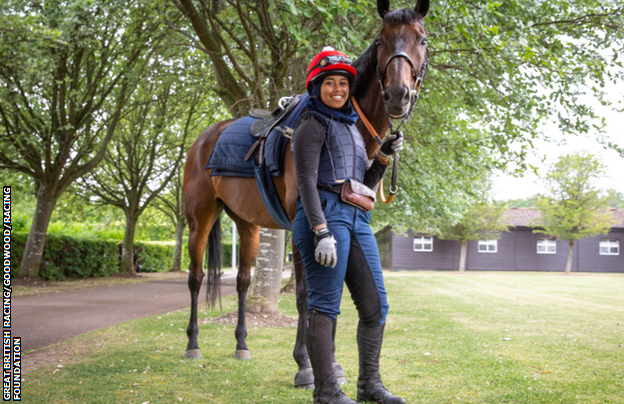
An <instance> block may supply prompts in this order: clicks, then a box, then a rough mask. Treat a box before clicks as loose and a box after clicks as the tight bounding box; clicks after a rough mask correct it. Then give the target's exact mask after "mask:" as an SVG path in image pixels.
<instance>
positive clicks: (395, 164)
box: [351, 48, 429, 203]
mask: <svg viewBox="0 0 624 404" xmlns="http://www.w3.org/2000/svg"><path fill="white" fill-rule="evenodd" d="M398 57H401V58H405V60H407V62H408V63H409V65H410V67H411V68H412V78H413V79H414V87H413V88H412V89H411V90H410V107H409V110H408V111H407V114H405V116H403V118H401V123H400V124H399V126H398V127H397V128H396V129H393V127H392V124H393V118H392V117H391V116H390V114H389V113H388V111H387V110H386V118H388V125H389V127H390V135H393V134H395V133H396V132H398V130H399V129H400V128H401V126H403V124H404V123H405V122H407V120H408V119H409V117H410V115H411V114H412V111H413V110H414V106H415V105H416V101H418V93H419V92H420V89H421V88H422V85H423V83H424V81H425V75H426V74H427V68H428V67H429V48H425V60H424V61H423V64H422V67H421V68H420V72H418V73H417V72H416V67H415V66H414V62H413V61H412V58H410V56H409V55H408V54H407V53H406V52H405V51H397V52H394V53H393V54H392V55H390V57H389V58H388V60H386V64H385V66H384V68H383V71H381V70H380V69H379V64H377V67H376V69H377V81H378V82H379V87H381V95H382V96H383V95H384V93H385V91H386V87H385V86H384V81H386V70H387V69H388V65H389V64H390V62H391V61H392V59H394V58H398ZM351 100H352V101H353V106H354V107H355V109H356V111H357V113H358V115H359V116H360V118H361V119H362V121H363V123H364V126H366V128H367V129H368V132H369V133H370V134H371V136H372V137H373V138H374V139H375V141H376V142H377V144H378V145H379V146H381V143H382V142H381V138H380V137H379V135H378V134H377V132H376V131H375V129H374V128H373V127H372V125H371V124H370V122H369V121H368V119H366V116H364V113H362V110H361V109H360V107H359V105H358V104H357V101H355V98H353V97H351ZM392 160H393V161H392V180H391V183H390V190H389V194H388V198H387V199H386V198H385V196H384V193H383V179H382V181H381V182H380V185H379V196H380V199H381V201H382V202H383V203H390V202H391V201H392V199H393V198H394V195H395V194H396V193H397V192H398V191H399V187H398V186H397V178H398V172H399V171H398V168H399V153H398V152H394V156H393V159H392Z"/></svg>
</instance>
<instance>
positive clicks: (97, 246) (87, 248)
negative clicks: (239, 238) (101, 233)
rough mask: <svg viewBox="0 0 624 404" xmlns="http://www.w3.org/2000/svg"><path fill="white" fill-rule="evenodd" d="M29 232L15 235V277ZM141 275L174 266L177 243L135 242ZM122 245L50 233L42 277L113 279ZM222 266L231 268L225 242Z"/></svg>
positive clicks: (185, 255) (185, 253)
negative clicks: (104, 277) (109, 277)
mask: <svg viewBox="0 0 624 404" xmlns="http://www.w3.org/2000/svg"><path fill="white" fill-rule="evenodd" d="M27 237H28V233H22V232H13V233H12V244H11V277H13V278H14V277H16V276H17V274H18V272H19V267H20V263H21V262H22V256H23V255H24V247H25V245H26V239H27ZM134 248H135V251H134V259H135V265H136V267H137V268H136V269H137V272H167V271H169V270H170V269H171V265H172V263H173V252H174V249H175V244H174V243H173V242H149V241H137V242H135V243H134ZM120 257H121V243H120V242H119V241H118V240H98V239H85V238H78V237H71V236H66V235H58V234H48V235H47V236H46V242H45V246H44V249H43V257H42V259H41V266H40V267H39V277H40V278H43V279H46V280H64V279H67V278H89V277H102V276H109V275H113V274H116V273H118V272H119V261H120ZM221 260H222V265H223V266H224V267H225V266H231V261H232V244H229V243H223V245H222V255H221ZM181 266H182V270H186V269H188V267H189V257H188V251H187V249H186V244H185V245H184V247H183V249H182V265H181Z"/></svg>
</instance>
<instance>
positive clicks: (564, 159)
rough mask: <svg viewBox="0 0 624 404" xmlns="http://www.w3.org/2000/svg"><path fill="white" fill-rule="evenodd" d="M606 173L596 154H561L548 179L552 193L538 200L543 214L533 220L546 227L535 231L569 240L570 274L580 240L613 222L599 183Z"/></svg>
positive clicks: (600, 230) (547, 183)
mask: <svg viewBox="0 0 624 404" xmlns="http://www.w3.org/2000/svg"><path fill="white" fill-rule="evenodd" d="M603 173H604V166H603V165H602V164H601V163H600V162H599V161H598V159H596V158H595V157H594V156H592V155H591V154H587V153H575V154H569V155H566V156H561V157H560V158H559V160H558V161H557V162H556V163H555V164H554V165H553V166H552V167H551V168H550V170H549V171H548V174H547V175H546V178H545V179H544V182H545V185H546V187H547V189H548V190H549V194H548V195H547V196H541V197H540V199H539V200H538V201H537V207H538V208H539V209H540V210H541V217H540V218H539V219H538V220H536V221H535V222H534V223H532V224H533V225H537V226H540V227H541V228H542V229H543V230H542V229H540V230H534V231H533V232H534V233H544V234H547V235H549V236H552V237H558V238H560V239H563V240H567V241H568V244H569V245H570V248H569V250H568V260H567V263H566V268H565V274H566V275H569V274H570V273H571V271H572V258H573V254H574V245H575V242H576V240H578V239H580V238H583V237H591V236H596V235H599V234H605V233H607V232H608V231H609V228H610V227H611V225H612V223H613V222H612V220H613V218H612V216H613V215H612V213H611V212H609V211H608V209H607V208H608V205H607V201H606V199H605V198H601V197H600V196H599V192H600V190H599V189H598V188H596V186H595V181H596V180H597V179H598V178H599V177H600V176H601V175H602V174H603Z"/></svg>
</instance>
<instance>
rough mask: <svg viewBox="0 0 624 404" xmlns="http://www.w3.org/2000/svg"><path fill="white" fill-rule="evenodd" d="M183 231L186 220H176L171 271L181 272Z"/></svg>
mask: <svg viewBox="0 0 624 404" xmlns="http://www.w3.org/2000/svg"><path fill="white" fill-rule="evenodd" d="M184 229H186V220H185V219H184V218H182V219H180V220H178V225H177V226H176V244H175V249H174V250H173V265H172V266H171V271H180V270H181V266H182V245H183V241H184Z"/></svg>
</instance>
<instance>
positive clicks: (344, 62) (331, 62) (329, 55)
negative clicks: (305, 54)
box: [306, 46, 356, 91]
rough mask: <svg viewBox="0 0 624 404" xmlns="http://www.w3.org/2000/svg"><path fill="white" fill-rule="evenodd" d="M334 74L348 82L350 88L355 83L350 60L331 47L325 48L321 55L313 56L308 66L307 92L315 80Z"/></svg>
mask: <svg viewBox="0 0 624 404" xmlns="http://www.w3.org/2000/svg"><path fill="white" fill-rule="evenodd" d="M334 74H338V75H341V76H345V77H346V78H347V80H349V86H352V85H353V82H354V81H355V76H356V71H355V68H354V67H353V66H352V65H351V59H349V57H348V56H347V55H346V54H344V53H342V52H340V51H337V50H335V49H334V48H332V47H331V46H326V47H324V48H323V50H322V51H321V53H319V54H318V55H316V56H314V58H313V59H312V61H311V62H310V65H309V66H308V78H307V80H306V88H307V90H308V91H310V86H311V85H312V84H313V83H314V82H316V80H322V79H323V78H325V77H326V76H331V75H334Z"/></svg>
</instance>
